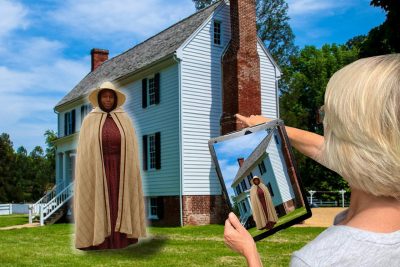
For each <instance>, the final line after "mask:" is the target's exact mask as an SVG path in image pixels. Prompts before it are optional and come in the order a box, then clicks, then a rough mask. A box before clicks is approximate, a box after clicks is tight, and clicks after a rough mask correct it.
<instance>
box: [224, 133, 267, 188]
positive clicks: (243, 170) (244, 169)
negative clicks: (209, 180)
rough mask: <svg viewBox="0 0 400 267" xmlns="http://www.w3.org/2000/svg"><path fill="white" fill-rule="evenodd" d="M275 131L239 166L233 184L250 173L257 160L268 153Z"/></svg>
mask: <svg viewBox="0 0 400 267" xmlns="http://www.w3.org/2000/svg"><path fill="white" fill-rule="evenodd" d="M273 134H274V131H271V132H270V133H269V134H268V135H267V136H266V137H265V138H264V139H263V140H262V141H261V143H260V144H259V145H258V146H257V147H256V148H255V149H254V150H253V152H251V154H250V156H249V157H248V158H247V159H246V160H245V161H244V162H243V164H242V166H241V167H240V168H239V170H238V172H237V174H236V176H235V179H233V182H232V185H231V186H233V185H234V184H235V183H237V182H238V181H239V180H240V179H241V178H243V176H244V175H246V174H247V173H249V172H250V171H251V169H252V168H253V167H254V165H255V164H256V162H257V161H258V160H259V159H260V158H261V157H262V155H264V153H266V151H267V148H268V145H269V143H270V142H271V138H272V135H273Z"/></svg>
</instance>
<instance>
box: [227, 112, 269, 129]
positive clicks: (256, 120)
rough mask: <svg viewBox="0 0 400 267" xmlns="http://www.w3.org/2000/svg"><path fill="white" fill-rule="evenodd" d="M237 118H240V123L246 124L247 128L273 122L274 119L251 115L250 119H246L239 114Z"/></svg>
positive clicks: (236, 115)
mask: <svg viewBox="0 0 400 267" xmlns="http://www.w3.org/2000/svg"><path fill="white" fill-rule="evenodd" d="M235 117H236V118H238V119H239V120H240V121H242V122H244V123H245V124H246V125H247V126H254V125H257V124H261V123H265V122H269V121H272V119H269V118H266V117H263V116H261V115H251V116H250V117H246V116H243V115H240V114H239V113H238V114H235Z"/></svg>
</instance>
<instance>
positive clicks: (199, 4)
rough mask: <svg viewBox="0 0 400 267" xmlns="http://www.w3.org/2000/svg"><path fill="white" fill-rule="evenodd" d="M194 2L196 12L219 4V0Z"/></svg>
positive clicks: (196, 0) (197, 0)
mask: <svg viewBox="0 0 400 267" xmlns="http://www.w3.org/2000/svg"><path fill="white" fill-rule="evenodd" d="M192 1H193V2H194V6H195V7H196V10H200V9H203V8H205V7H208V6H209V5H212V4H214V3H215V2H218V1H219V0H192Z"/></svg>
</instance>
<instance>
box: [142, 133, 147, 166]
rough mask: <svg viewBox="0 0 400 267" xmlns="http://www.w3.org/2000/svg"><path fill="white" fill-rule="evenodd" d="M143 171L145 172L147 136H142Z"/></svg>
mask: <svg viewBox="0 0 400 267" xmlns="http://www.w3.org/2000/svg"><path fill="white" fill-rule="evenodd" d="M142 140H143V170H145V171H147V135H143V139H142Z"/></svg>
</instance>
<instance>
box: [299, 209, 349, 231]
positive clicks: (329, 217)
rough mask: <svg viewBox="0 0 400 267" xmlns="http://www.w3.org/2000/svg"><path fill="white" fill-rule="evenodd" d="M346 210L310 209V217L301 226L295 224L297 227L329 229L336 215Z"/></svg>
mask: <svg viewBox="0 0 400 267" xmlns="http://www.w3.org/2000/svg"><path fill="white" fill-rule="evenodd" d="M345 209H347V208H312V209H311V212H312V217H311V218H310V219H307V220H305V222H304V223H303V224H296V225H295V226H299V227H329V226H331V225H332V223H333V219H334V218H335V216H336V214H338V213H339V212H341V211H343V210H345Z"/></svg>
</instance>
